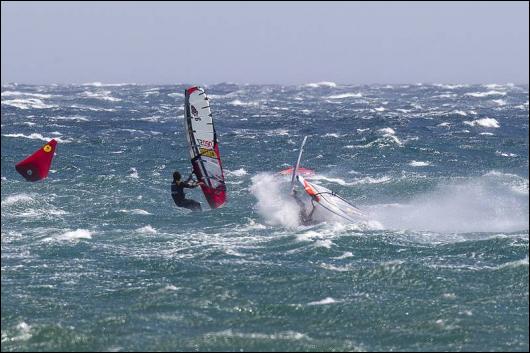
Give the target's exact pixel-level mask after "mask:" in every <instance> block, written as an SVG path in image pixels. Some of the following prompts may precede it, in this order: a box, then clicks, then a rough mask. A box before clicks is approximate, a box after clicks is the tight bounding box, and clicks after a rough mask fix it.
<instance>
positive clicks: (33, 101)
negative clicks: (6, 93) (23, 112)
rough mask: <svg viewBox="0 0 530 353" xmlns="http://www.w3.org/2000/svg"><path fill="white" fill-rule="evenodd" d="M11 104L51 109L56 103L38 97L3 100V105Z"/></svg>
mask: <svg viewBox="0 0 530 353" xmlns="http://www.w3.org/2000/svg"><path fill="white" fill-rule="evenodd" d="M4 104H5V105H9V106H12V107H16V108H19V109H49V108H55V107H57V106H56V105H50V104H45V103H44V102H43V101H41V100H40V99H37V98H28V99H11V100H2V105H4Z"/></svg>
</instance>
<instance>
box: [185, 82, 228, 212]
mask: <svg viewBox="0 0 530 353" xmlns="http://www.w3.org/2000/svg"><path fill="white" fill-rule="evenodd" d="M184 106H185V119H184V124H185V128H186V136H187V139H188V144H189V148H190V157H191V164H192V168H193V172H194V173H195V175H196V176H197V179H198V180H199V181H202V182H203V183H204V184H203V185H201V189H202V191H203V193H204V197H205V198H206V200H207V201H208V204H209V205H210V207H211V208H218V207H221V206H222V205H223V204H224V203H225V202H226V187H225V178H224V173H223V167H222V165H221V157H220V154H219V145H218V143H217V134H216V132H215V126H214V123H213V118H212V113H211V111H210V101H209V100H208V97H207V96H206V93H205V92H204V90H203V89H202V88H200V87H191V88H188V89H187V90H185V104H184Z"/></svg>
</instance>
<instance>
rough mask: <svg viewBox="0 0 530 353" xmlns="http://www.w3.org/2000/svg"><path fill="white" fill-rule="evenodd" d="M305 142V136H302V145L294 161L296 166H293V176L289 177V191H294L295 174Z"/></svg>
mask: <svg viewBox="0 0 530 353" xmlns="http://www.w3.org/2000/svg"><path fill="white" fill-rule="evenodd" d="M306 140H307V136H304V140H303V141H302V145H301V146H300V153H298V159H297V160H296V164H295V165H294V169H293V176H292V177H291V190H293V189H294V182H295V178H296V174H297V172H298V168H299V167H300V160H301V159H302V153H303V152H304V145H305V142H306Z"/></svg>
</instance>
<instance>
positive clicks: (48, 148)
mask: <svg viewBox="0 0 530 353" xmlns="http://www.w3.org/2000/svg"><path fill="white" fill-rule="evenodd" d="M43 150H44V152H51V150H52V146H50V145H45V146H44V147H43Z"/></svg>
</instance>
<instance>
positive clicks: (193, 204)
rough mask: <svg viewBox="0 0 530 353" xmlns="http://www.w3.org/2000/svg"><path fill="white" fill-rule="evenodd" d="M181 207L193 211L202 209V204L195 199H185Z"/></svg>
mask: <svg viewBox="0 0 530 353" xmlns="http://www.w3.org/2000/svg"><path fill="white" fill-rule="evenodd" d="M180 207H184V208H187V209H190V210H192V211H202V207H201V204H200V203H199V202H197V201H195V200H188V199H185V200H184V201H183V202H182V203H181V204H180Z"/></svg>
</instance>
